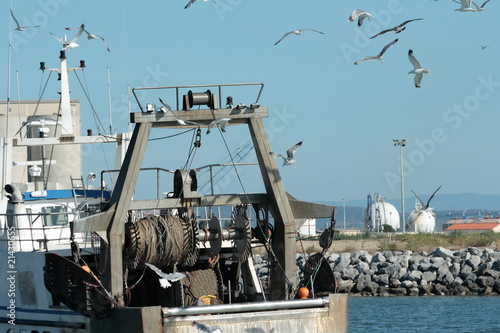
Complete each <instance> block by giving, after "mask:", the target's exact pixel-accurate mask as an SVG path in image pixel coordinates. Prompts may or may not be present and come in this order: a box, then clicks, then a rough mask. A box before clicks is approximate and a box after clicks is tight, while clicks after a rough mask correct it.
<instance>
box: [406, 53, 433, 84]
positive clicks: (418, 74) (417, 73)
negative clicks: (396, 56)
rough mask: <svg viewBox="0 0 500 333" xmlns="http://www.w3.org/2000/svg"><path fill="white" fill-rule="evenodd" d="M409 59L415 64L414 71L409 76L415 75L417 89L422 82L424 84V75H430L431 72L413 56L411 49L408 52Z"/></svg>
mask: <svg viewBox="0 0 500 333" xmlns="http://www.w3.org/2000/svg"><path fill="white" fill-rule="evenodd" d="M408 59H410V62H411V63H412V64H413V70H411V71H410V72H408V74H415V87H417V88H420V82H422V77H423V76H424V74H427V75H430V74H431V71H430V70H428V69H426V68H423V67H422V65H421V64H420V62H419V61H418V60H417V58H415V56H414V55H413V51H412V50H411V49H410V50H409V51H408Z"/></svg>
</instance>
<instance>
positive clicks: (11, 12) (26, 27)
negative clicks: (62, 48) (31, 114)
mask: <svg viewBox="0 0 500 333" xmlns="http://www.w3.org/2000/svg"><path fill="white" fill-rule="evenodd" d="M483 6H484V5H483ZM10 15H12V18H13V19H14V22H16V25H17V28H16V29H15V30H17V31H24V30H26V29H29V28H38V27H39V25H27V26H24V27H21V25H19V22H18V21H17V19H16V17H15V16H14V12H13V11H12V9H11V10H10Z"/></svg>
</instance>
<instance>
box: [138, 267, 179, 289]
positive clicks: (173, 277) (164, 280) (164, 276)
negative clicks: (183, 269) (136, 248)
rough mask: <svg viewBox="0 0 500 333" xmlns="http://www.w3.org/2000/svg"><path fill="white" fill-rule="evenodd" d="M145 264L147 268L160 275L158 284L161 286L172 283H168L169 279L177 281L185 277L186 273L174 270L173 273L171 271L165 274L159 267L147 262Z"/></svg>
mask: <svg viewBox="0 0 500 333" xmlns="http://www.w3.org/2000/svg"><path fill="white" fill-rule="evenodd" d="M146 265H147V266H148V267H149V268H151V269H152V270H153V271H154V272H155V273H156V274H158V275H159V276H160V285H161V286H162V287H163V288H168V287H170V286H171V285H172V284H170V282H169V281H171V282H175V281H179V280H180V279H182V278H184V277H186V274H184V273H180V272H175V273H171V274H165V273H163V272H162V270H161V269H159V268H158V267H156V266H154V265H151V264H148V263H146Z"/></svg>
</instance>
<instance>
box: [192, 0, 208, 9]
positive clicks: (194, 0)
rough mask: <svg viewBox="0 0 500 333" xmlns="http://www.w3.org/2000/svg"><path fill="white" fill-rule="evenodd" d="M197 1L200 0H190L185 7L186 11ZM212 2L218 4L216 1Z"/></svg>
mask: <svg viewBox="0 0 500 333" xmlns="http://www.w3.org/2000/svg"><path fill="white" fill-rule="evenodd" d="M196 1H198V0H189V2H188V3H187V5H186V7H184V9H186V8H188V7H189V6H191V4H193V3H195V2H196ZM203 1H208V0H203ZM212 1H213V2H214V3H216V2H215V0H212Z"/></svg>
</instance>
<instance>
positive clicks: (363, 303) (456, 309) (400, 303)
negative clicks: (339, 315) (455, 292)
mask: <svg viewBox="0 0 500 333" xmlns="http://www.w3.org/2000/svg"><path fill="white" fill-rule="evenodd" d="M354 332H370V333H374V332H412V333H413V332H432V333H440V332H450V333H451V332H453V333H457V332H473V333H476V332H477V333H479V332H481V333H483V332H495V333H497V332H500V296H422V297H417V296H415V297H409V296H406V297H350V298H349V333H354Z"/></svg>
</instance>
